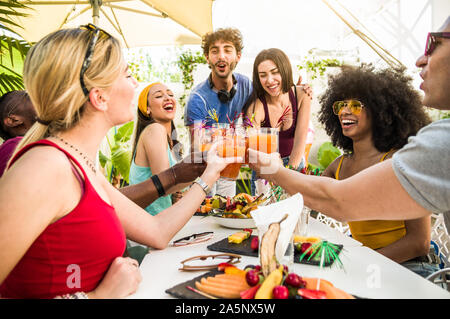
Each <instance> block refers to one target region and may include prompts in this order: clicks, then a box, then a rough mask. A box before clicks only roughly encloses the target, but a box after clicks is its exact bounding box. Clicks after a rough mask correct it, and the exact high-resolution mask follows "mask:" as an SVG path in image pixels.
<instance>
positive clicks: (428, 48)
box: [425, 32, 450, 56]
mask: <svg viewBox="0 0 450 319" xmlns="http://www.w3.org/2000/svg"><path fill="white" fill-rule="evenodd" d="M437 38H445V39H450V32H429V33H428V36H427V43H426V45H425V56H430V55H431V53H433V51H434V49H436V45H437V40H436V39H437Z"/></svg>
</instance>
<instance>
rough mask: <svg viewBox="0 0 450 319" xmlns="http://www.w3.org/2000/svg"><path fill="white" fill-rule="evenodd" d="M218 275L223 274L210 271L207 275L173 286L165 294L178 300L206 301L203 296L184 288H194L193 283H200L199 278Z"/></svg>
mask: <svg viewBox="0 0 450 319" xmlns="http://www.w3.org/2000/svg"><path fill="white" fill-rule="evenodd" d="M219 273H221V274H222V273H223V272H222V271H218V270H216V269H214V270H211V271H209V272H207V273H203V274H202V275H200V276H197V277H195V278H193V279H191V280H188V281H185V282H182V283H181V284H178V285H176V286H173V287H172V288H169V289H166V293H168V294H169V295H171V296H174V297H175V298H179V299H208V298H207V297H205V296H202V295H200V294H198V293H196V292H193V291H192V290H189V289H187V288H186V286H191V287H192V288H195V289H197V288H196V287H195V282H196V281H200V279H201V278H203V277H212V276H215V275H217V274H219Z"/></svg>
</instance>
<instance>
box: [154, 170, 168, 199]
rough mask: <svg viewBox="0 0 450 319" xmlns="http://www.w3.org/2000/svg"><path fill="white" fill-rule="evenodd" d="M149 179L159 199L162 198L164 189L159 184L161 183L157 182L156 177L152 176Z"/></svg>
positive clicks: (157, 178)
mask: <svg viewBox="0 0 450 319" xmlns="http://www.w3.org/2000/svg"><path fill="white" fill-rule="evenodd" d="M151 179H152V181H153V184H154V185H155V187H156V190H157V191H158V195H159V197H162V196H164V195H166V192H165V191H164V188H163V186H162V184H161V181H160V180H159V177H158V175H153V176H152V177H151Z"/></svg>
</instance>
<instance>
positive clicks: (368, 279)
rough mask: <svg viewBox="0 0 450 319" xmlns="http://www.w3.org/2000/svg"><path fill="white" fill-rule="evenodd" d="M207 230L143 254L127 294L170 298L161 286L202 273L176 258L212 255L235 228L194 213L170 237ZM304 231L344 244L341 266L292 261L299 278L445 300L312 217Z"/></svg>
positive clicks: (372, 293) (374, 294)
mask: <svg viewBox="0 0 450 319" xmlns="http://www.w3.org/2000/svg"><path fill="white" fill-rule="evenodd" d="M210 230H212V231H214V238H212V239H211V240H209V241H207V242H204V243H199V244H194V245H188V246H183V247H168V248H166V249H164V250H152V251H151V252H150V253H149V254H147V256H146V257H145V258H144V260H143V261H142V263H141V265H140V270H141V273H142V277H143V280H142V282H141V284H140V286H139V289H138V291H137V292H136V293H135V294H134V295H132V296H130V298H157V299H162V298H172V297H171V296H170V295H168V294H167V293H165V290H166V289H168V288H171V287H173V286H175V285H177V284H179V283H182V282H184V281H188V280H190V279H192V278H194V277H197V276H199V275H201V274H202V273H204V272H205V271H197V272H183V271H179V270H178V268H179V267H180V266H181V264H180V261H182V260H184V259H187V258H189V257H192V256H197V255H206V254H213V253H217V252H212V251H210V250H208V249H207V248H206V247H207V246H208V245H210V244H212V243H215V242H217V241H219V240H222V239H223V238H225V237H227V236H228V235H230V234H232V233H234V232H236V231H237V230H236V229H228V228H224V227H222V226H220V225H217V224H216V223H215V222H214V221H213V220H212V218H210V217H197V216H194V217H192V219H191V220H190V221H189V222H188V223H187V224H186V225H185V226H184V227H183V228H182V229H181V230H180V232H179V233H178V234H177V235H176V236H175V238H174V239H177V238H181V237H184V236H188V235H191V234H193V233H200V232H204V231H210ZM308 235H310V236H321V237H322V238H323V239H326V240H329V241H330V242H333V243H337V244H343V245H344V250H343V251H342V252H341V253H340V254H339V257H340V259H341V261H342V262H343V264H344V268H339V267H337V266H336V263H334V265H333V266H332V267H326V268H324V269H319V267H317V266H311V265H305V264H294V266H292V267H293V269H291V271H294V272H295V273H297V274H298V275H300V276H305V277H320V278H324V279H326V280H328V281H330V282H331V283H332V284H333V285H334V286H336V287H338V288H341V289H343V290H345V291H347V292H348V293H350V294H353V295H356V296H360V297H365V298H450V293H449V292H447V291H446V290H444V289H442V288H440V287H438V286H437V285H435V284H433V283H431V282H429V281H428V280H426V279H424V278H422V277H420V276H419V275H417V274H415V273H413V272H411V271H410V270H408V269H406V268H404V267H403V266H401V265H400V264H398V263H396V262H394V261H392V260H390V259H388V258H386V257H384V256H383V255H381V254H379V253H377V252H376V251H374V250H372V249H370V248H367V247H364V246H362V245H361V243H360V242H358V241H356V240H354V239H352V238H351V237H348V236H345V235H343V234H342V233H340V232H338V231H337V230H335V229H332V228H330V227H328V226H326V225H325V224H322V223H320V222H318V221H317V220H315V219H314V218H310V224H309V227H308ZM248 264H259V260H258V259H257V258H255V257H249V256H242V258H241V262H240V263H239V264H237V266H238V267H241V268H242V267H244V266H245V265H248Z"/></svg>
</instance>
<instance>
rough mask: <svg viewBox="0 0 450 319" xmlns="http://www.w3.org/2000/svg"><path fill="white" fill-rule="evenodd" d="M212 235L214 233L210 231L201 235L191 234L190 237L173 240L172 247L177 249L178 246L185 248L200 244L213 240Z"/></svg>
mask: <svg viewBox="0 0 450 319" xmlns="http://www.w3.org/2000/svg"><path fill="white" fill-rule="evenodd" d="M213 235H214V232H212V231H206V232H203V233H198V234H192V235H189V236H186V237H183V238H180V239H177V240H175V241H174V242H173V243H172V246H174V247H179V246H186V245H191V244H197V243H202V242H205V241H208V240H210V239H211V238H213Z"/></svg>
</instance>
